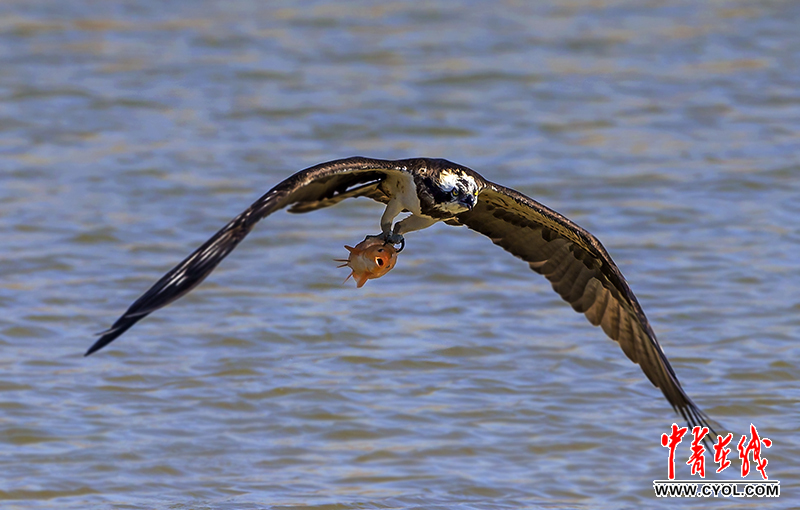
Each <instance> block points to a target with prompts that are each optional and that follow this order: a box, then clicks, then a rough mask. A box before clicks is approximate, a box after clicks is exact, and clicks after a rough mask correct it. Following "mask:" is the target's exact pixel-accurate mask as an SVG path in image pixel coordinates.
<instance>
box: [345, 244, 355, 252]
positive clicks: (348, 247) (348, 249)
mask: <svg viewBox="0 0 800 510" xmlns="http://www.w3.org/2000/svg"><path fill="white" fill-rule="evenodd" d="M344 247H345V248H347V251H349V252H350V253H354V252H356V251H358V250H356V249H355V248H353V247H352V246H347V245H344Z"/></svg>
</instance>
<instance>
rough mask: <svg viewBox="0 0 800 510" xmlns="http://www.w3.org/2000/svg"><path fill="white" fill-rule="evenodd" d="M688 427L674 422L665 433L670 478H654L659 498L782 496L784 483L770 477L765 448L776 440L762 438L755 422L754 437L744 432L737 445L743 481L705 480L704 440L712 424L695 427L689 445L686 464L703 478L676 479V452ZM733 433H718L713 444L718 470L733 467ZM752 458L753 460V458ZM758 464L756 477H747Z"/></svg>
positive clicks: (752, 427) (751, 428) (664, 445)
mask: <svg viewBox="0 0 800 510" xmlns="http://www.w3.org/2000/svg"><path fill="white" fill-rule="evenodd" d="M688 431H689V428H688V427H678V425H676V424H674V423H673V424H672V429H671V430H670V432H669V433H666V434H662V435H661V446H663V447H664V448H668V449H669V456H668V459H667V480H653V489H654V490H655V493H656V496H657V497H659V498H720V497H723V498H731V497H733V498H753V497H755V498H777V497H780V495H781V485H780V482H779V481H778V480H770V479H769V476H767V464H768V463H769V461H768V460H767V459H766V457H764V455H763V451H762V448H770V447H772V440H770V439H769V438H766V437H760V436H759V435H758V430H757V429H756V427H755V425H753V424H750V439H749V440H748V436H747V434H744V435H742V437H741V439H739V442H738V443H737V445H736V450H737V453H738V458H739V460H740V461H741V465H740V473H739V474H740V475H741V477H742V480H703V478H705V476H706V458H705V453H706V447H705V446H704V445H703V439H704V438H705V437H706V435H707V434H708V427H694V428H692V432H691V435H692V440H691V443H690V445H689V447H690V451H691V454H690V456H689V460H687V461H686V464H687V465H689V466H691V474H692V475H693V476H697V475H699V476H700V479H693V480H676V479H675V454H676V450H677V448H678V445H679V444H680V443H681V442H682V441H683V437H684V435H685V434H686V433H687V432H688ZM732 440H733V434H732V433H730V432H729V433H728V434H727V435H725V436H717V441H716V443H715V444H713V445H712V446H713V449H714V463H715V464H717V466H718V467H717V469H716V472H717V473H721V472H723V471H725V470H726V469H727V468H729V467H730V466H731V465H732V464H733V461H731V460H730V459H728V456H729V455H730V454H731V453H732V452H733V450H732V449H731V448H729V445H730V444H731V441H732ZM751 459H752V460H751ZM753 464H755V471H756V472H758V473H759V475H761V479H758V477H757V476H756V475H754V476H753V478H752V479H749V480H747V479H745V478H746V477H747V476H748V475H749V474H750V473H751V471H753V470H751V467H753V466H752V465H753Z"/></svg>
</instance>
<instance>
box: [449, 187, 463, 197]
mask: <svg viewBox="0 0 800 510" xmlns="http://www.w3.org/2000/svg"><path fill="white" fill-rule="evenodd" d="M450 194H451V195H453V198H458V196H459V195H460V194H461V190H460V189H458V188H453V191H451V192H450Z"/></svg>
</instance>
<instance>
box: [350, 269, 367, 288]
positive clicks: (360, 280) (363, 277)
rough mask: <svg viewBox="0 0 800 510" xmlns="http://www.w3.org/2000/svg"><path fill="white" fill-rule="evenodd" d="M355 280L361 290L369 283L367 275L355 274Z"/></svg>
mask: <svg viewBox="0 0 800 510" xmlns="http://www.w3.org/2000/svg"><path fill="white" fill-rule="evenodd" d="M353 279H354V280H355V281H356V287H358V288H359V289H360V288H361V287H363V286H364V284H365V283H367V280H369V276H367V275H366V274H361V275H357V274H355V273H353Z"/></svg>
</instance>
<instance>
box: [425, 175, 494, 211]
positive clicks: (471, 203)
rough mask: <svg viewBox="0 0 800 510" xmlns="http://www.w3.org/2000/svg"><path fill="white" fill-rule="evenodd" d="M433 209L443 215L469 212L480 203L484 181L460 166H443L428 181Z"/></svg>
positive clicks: (431, 207)
mask: <svg viewBox="0 0 800 510" xmlns="http://www.w3.org/2000/svg"><path fill="white" fill-rule="evenodd" d="M426 184H427V186H428V188H429V189H428V190H427V191H428V193H429V195H430V199H431V202H432V203H430V204H428V205H429V209H433V210H434V211H436V212H437V213H439V214H440V215H441V216H450V217H452V216H455V215H457V214H461V213H463V212H467V211H469V210H470V209H472V208H473V207H475V204H476V203H478V194H479V193H480V192H481V189H483V183H482V182H479V181H478V180H477V179H475V177H474V176H472V175H470V174H469V173H468V172H467V171H465V170H462V169H460V168H443V169H441V170H440V171H439V172H435V173H433V174H432V175H431V176H430V177H429V179H428V180H427V182H426Z"/></svg>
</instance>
